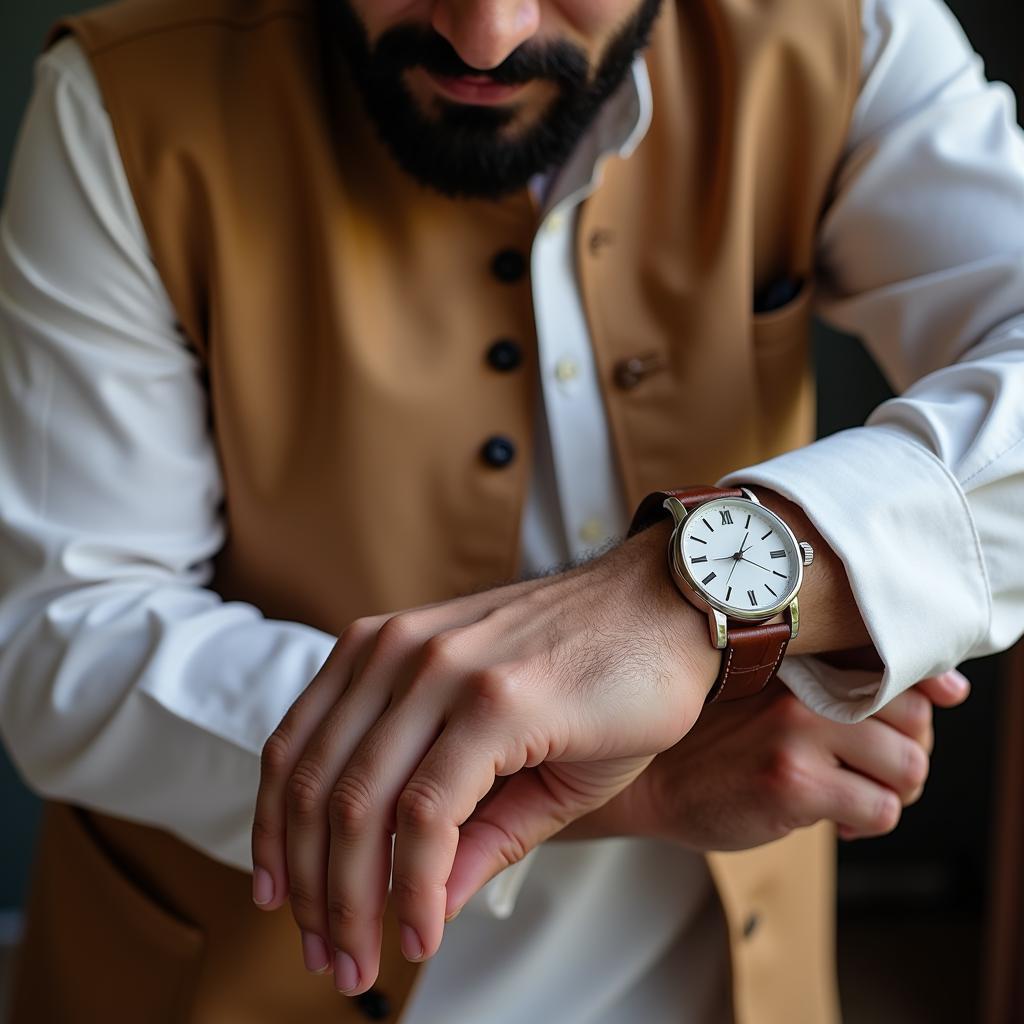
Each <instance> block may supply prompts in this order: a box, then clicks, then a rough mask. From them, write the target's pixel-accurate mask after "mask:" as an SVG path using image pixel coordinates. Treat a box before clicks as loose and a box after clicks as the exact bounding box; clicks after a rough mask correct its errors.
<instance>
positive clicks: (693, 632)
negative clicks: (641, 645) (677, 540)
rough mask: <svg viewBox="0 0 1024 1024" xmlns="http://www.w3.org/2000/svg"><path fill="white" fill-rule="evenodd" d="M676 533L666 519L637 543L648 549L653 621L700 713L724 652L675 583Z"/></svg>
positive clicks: (648, 586)
mask: <svg viewBox="0 0 1024 1024" xmlns="http://www.w3.org/2000/svg"><path fill="white" fill-rule="evenodd" d="M672 530H673V524H672V520H671V519H665V520H664V521H662V522H657V523H655V524H654V525H653V526H651V527H649V528H648V529H646V530H644V531H643V532H642V533H640V534H638V535H637V537H636V538H635V542H636V543H639V544H642V545H644V546H645V547H646V550H645V551H644V553H643V555H644V557H643V562H644V564H645V565H646V566H647V567H648V570H649V572H650V579H649V581H648V583H647V587H646V590H647V592H648V593H649V594H650V596H651V617H652V619H653V620H654V621H655V622H656V623H657V624H658V627H659V631H660V633H661V636H662V637H663V639H664V642H665V645H666V647H667V648H668V649H669V650H670V651H672V652H673V657H674V659H675V660H676V661H677V663H678V664H680V665H681V666H682V669H683V678H684V679H685V680H686V684H687V685H690V686H692V687H693V688H694V694H695V697H696V699H697V700H698V701H699V704H698V710H699V708H700V707H701V706H703V703H704V700H705V698H706V697H707V695H708V693H709V692H710V691H711V688H712V686H714V684H715V680H716V679H717V678H718V672H719V669H720V668H721V663H722V652H721V651H719V650H716V649H715V648H714V647H713V646H712V645H711V643H710V638H709V634H708V623H707V617H706V616H705V615H704V613H703V612H701V611H700V609H698V608H696V607H695V606H694V605H692V604H691V603H690V602H689V601H687V600H686V599H685V598H684V597H683V595H682V594H680V592H679V590H678V588H677V587H676V585H675V583H674V582H673V580H672V576H671V574H670V572H669V570H668V544H669V540H670V538H671V536H672Z"/></svg>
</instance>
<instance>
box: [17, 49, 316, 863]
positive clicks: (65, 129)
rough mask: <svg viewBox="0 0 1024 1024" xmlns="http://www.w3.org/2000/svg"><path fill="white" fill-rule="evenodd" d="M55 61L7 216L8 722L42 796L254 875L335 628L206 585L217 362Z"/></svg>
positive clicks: (72, 72) (213, 545) (32, 116)
mask: <svg viewBox="0 0 1024 1024" xmlns="http://www.w3.org/2000/svg"><path fill="white" fill-rule="evenodd" d="M36 75H37V77H36V83H35V91H34V96H33V99H32V101H31V105H30V107H29V110H28V113H27V115H26V118H25V120H24V123H23V127H22V131H21V135H20V138H19V141H18V145H17V150H16V154H15V159H14V162H13V166H12V168H11V175H10V180H9V186H8V194H7V201H6V207H5V210H4V212H3V215H2V218H0V481H2V484H0V728H2V733H3V738H4V741H5V743H6V745H7V748H8V750H9V751H10V753H11V755H12V757H13V759H14V761H15V763H16V765H17V766H18V768H19V769H20V771H21V772H22V774H23V776H24V777H25V779H26V780H27V781H28V782H29V784H30V785H32V786H33V787H34V788H35V789H36V790H38V791H40V792H42V793H44V794H46V795H49V796H52V797H56V798H59V799H63V800H68V801H72V802H75V803H78V804H82V805H85V806H89V807H94V808H97V809H101V810H104V811H107V812H109V813H112V814H115V815H120V816H122V817H125V818H130V819H134V820H137V821H142V822H145V823H149V824H153V825H157V826H160V827H162V828H164V829H166V830H168V831H170V832H173V833H175V834H177V835H179V836H181V837H182V838H184V839H185V840H187V841H188V842H190V843H191V844H193V845H195V846H197V847H199V848H200V849H202V850H204V851H205V852H206V853H207V854H209V855H210V856H212V857H214V858H216V859H218V860H221V861H223V862H226V863H228V864H232V865H234V866H236V867H239V868H242V869H246V870H249V869H251V859H250V851H249V842H250V840H249V834H250V828H251V823H252V811H253V806H254V802H255V796H256V787H257V784H258V780H259V753H260V750H261V748H262V745H263V742H264V740H265V739H266V737H267V736H268V735H269V734H270V732H271V731H272V730H273V728H274V727H275V726H276V725H277V723H278V721H279V720H280V719H281V717H282V716H283V714H284V713H285V711H286V710H287V708H288V707H289V705H290V704H291V702H292V701H293V700H294V698H295V697H296V696H297V695H298V694H299V693H300V692H301V691H302V689H303V688H304V687H305V686H306V684H307V683H308V682H309V681H310V679H312V677H313V676H314V675H315V673H316V671H317V670H318V669H319V667H320V665H321V664H322V663H323V661H324V659H325V658H326V657H327V654H328V653H329V651H330V649H331V647H332V645H333V643H334V639H333V638H332V637H330V636H328V635H326V634H324V633H321V632H318V631H316V630H314V629H310V628H308V627H306V626H303V625H299V624H296V623H289V622H273V621H268V620H266V619H264V618H263V617H262V616H261V615H260V613H259V612H258V611H257V610H256V609H255V608H252V607H251V606H248V605H245V604H241V603H225V602H223V601H222V600H221V599H220V598H219V597H218V596H217V595H216V594H215V593H213V592H212V591H211V590H209V589H205V588H206V585H207V584H208V582H209V580H210V577H211V558H212V556H213V555H214V554H215V552H216V551H217V550H218V549H219V548H220V546H221V543H222V540H223V525H222V520H221V515H220V502H221V499H222V489H221V477H220V471H219V467H218V465H217V462H216V457H215V454H214V448H213V445H212V444H211V440H210V437H209V436H208V433H207V408H206V396H205V393H204V389H203V386H202V383H201V380H200V374H199V367H198V365H197V360H196V358H195V356H194V355H193V354H192V353H191V352H190V350H189V349H188V348H187V346H186V344H185V342H184V340H183V338H182V337H181V335H180V334H179V333H178V330H177V328H176V325H175V317H174V312H173V310H172V308H171V305H170V302H169V299H168V297H167V295H166V292H165V290H164V288H163V286H162V284H161V282H160V280H159V278H158V275H157V273H156V270H155V269H154V266H153V264H152V261H151V259H150V257H149V253H148V249H147V243H146V240H145V237H144V234H143V231H142V228H141V225H140V223H139V220H138V215H137V212H136V209H135V205H134V203H133V201H132V198H131V195H130V193H129V190H128V186H127V183H126V181H125V178H124V171H123V168H122V166H121V164H120V161H119V158H118V154H117V147H116V145H115V143H114V139H113V134H112V131H111V127H110V123H109V120H108V118H107V116H106V113H105V111H104V109H103V107H102V103H101V101H100V97H99V95H98V92H97V88H96V84H95V80H94V78H93V76H92V73H91V71H90V69H89V68H88V66H87V64H86V60H85V58H84V56H83V55H82V53H81V50H80V49H79V48H78V47H77V46H76V44H75V43H74V42H73V41H71V40H70V39H69V40H65V41H64V42H62V43H60V44H59V45H58V46H56V47H55V48H54V49H53V50H52V51H51V52H50V53H48V54H46V55H45V56H44V57H42V58H41V59H40V60H39V62H38V64H37V71H36Z"/></svg>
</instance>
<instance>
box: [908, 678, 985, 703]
mask: <svg viewBox="0 0 1024 1024" xmlns="http://www.w3.org/2000/svg"><path fill="white" fill-rule="evenodd" d="M916 689H918V690H920V691H921V693H923V694H924V695H925V696H926V697H927V698H928V699H929V700H930V701H931V702H932V703H933V704H935V705H937V706H938V707H940V708H955V707H956V706H957V705H958V704H963V702H964V701H965V700H967V698H968V697H969V696H970V694H971V684H970V681H969V680H968V679H967V678H966V676H963V675H961V674H960V673H959V672H957V670H956V669H950V671H948V672H943V673H942V674H941V675H937V676H932V677H931V678H929V679H923V680H921V682H920V683H918V684H917V687H916Z"/></svg>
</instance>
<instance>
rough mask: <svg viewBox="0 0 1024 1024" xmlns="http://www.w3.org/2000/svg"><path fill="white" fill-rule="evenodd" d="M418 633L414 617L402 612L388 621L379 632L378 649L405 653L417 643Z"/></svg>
mask: <svg viewBox="0 0 1024 1024" xmlns="http://www.w3.org/2000/svg"><path fill="white" fill-rule="evenodd" d="M418 633H419V629H418V627H417V626H416V624H415V621H414V619H413V617H412V615H411V614H410V613H408V612H400V613H399V614H398V615H392V616H391V617H390V618H389V619H386V620H385V621H384V624H383V625H382V626H380V628H379V629H378V630H377V647H378V648H379V649H381V650H384V651H387V652H390V651H404V650H406V649H407V648H408V647H410V646H411V645H412V644H413V643H415V641H416V637H417V634H418Z"/></svg>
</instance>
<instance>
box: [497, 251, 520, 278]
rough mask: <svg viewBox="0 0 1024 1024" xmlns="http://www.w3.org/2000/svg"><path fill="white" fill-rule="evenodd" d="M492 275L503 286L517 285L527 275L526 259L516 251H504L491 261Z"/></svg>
mask: <svg viewBox="0 0 1024 1024" xmlns="http://www.w3.org/2000/svg"><path fill="white" fill-rule="evenodd" d="M491 273H493V274H494V276H495V277H496V278H497V279H498V280H499V281H501V282H502V283H503V284H515V283H516V281H519V280H520V279H521V278H522V277H523V275H524V274H525V273H526V258H525V257H524V256H523V254H522V253H521V252H518V251H517V250H516V249H502V250H501V252H499V253H498V255H497V256H495V257H494V259H493V260H492V261H491Z"/></svg>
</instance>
